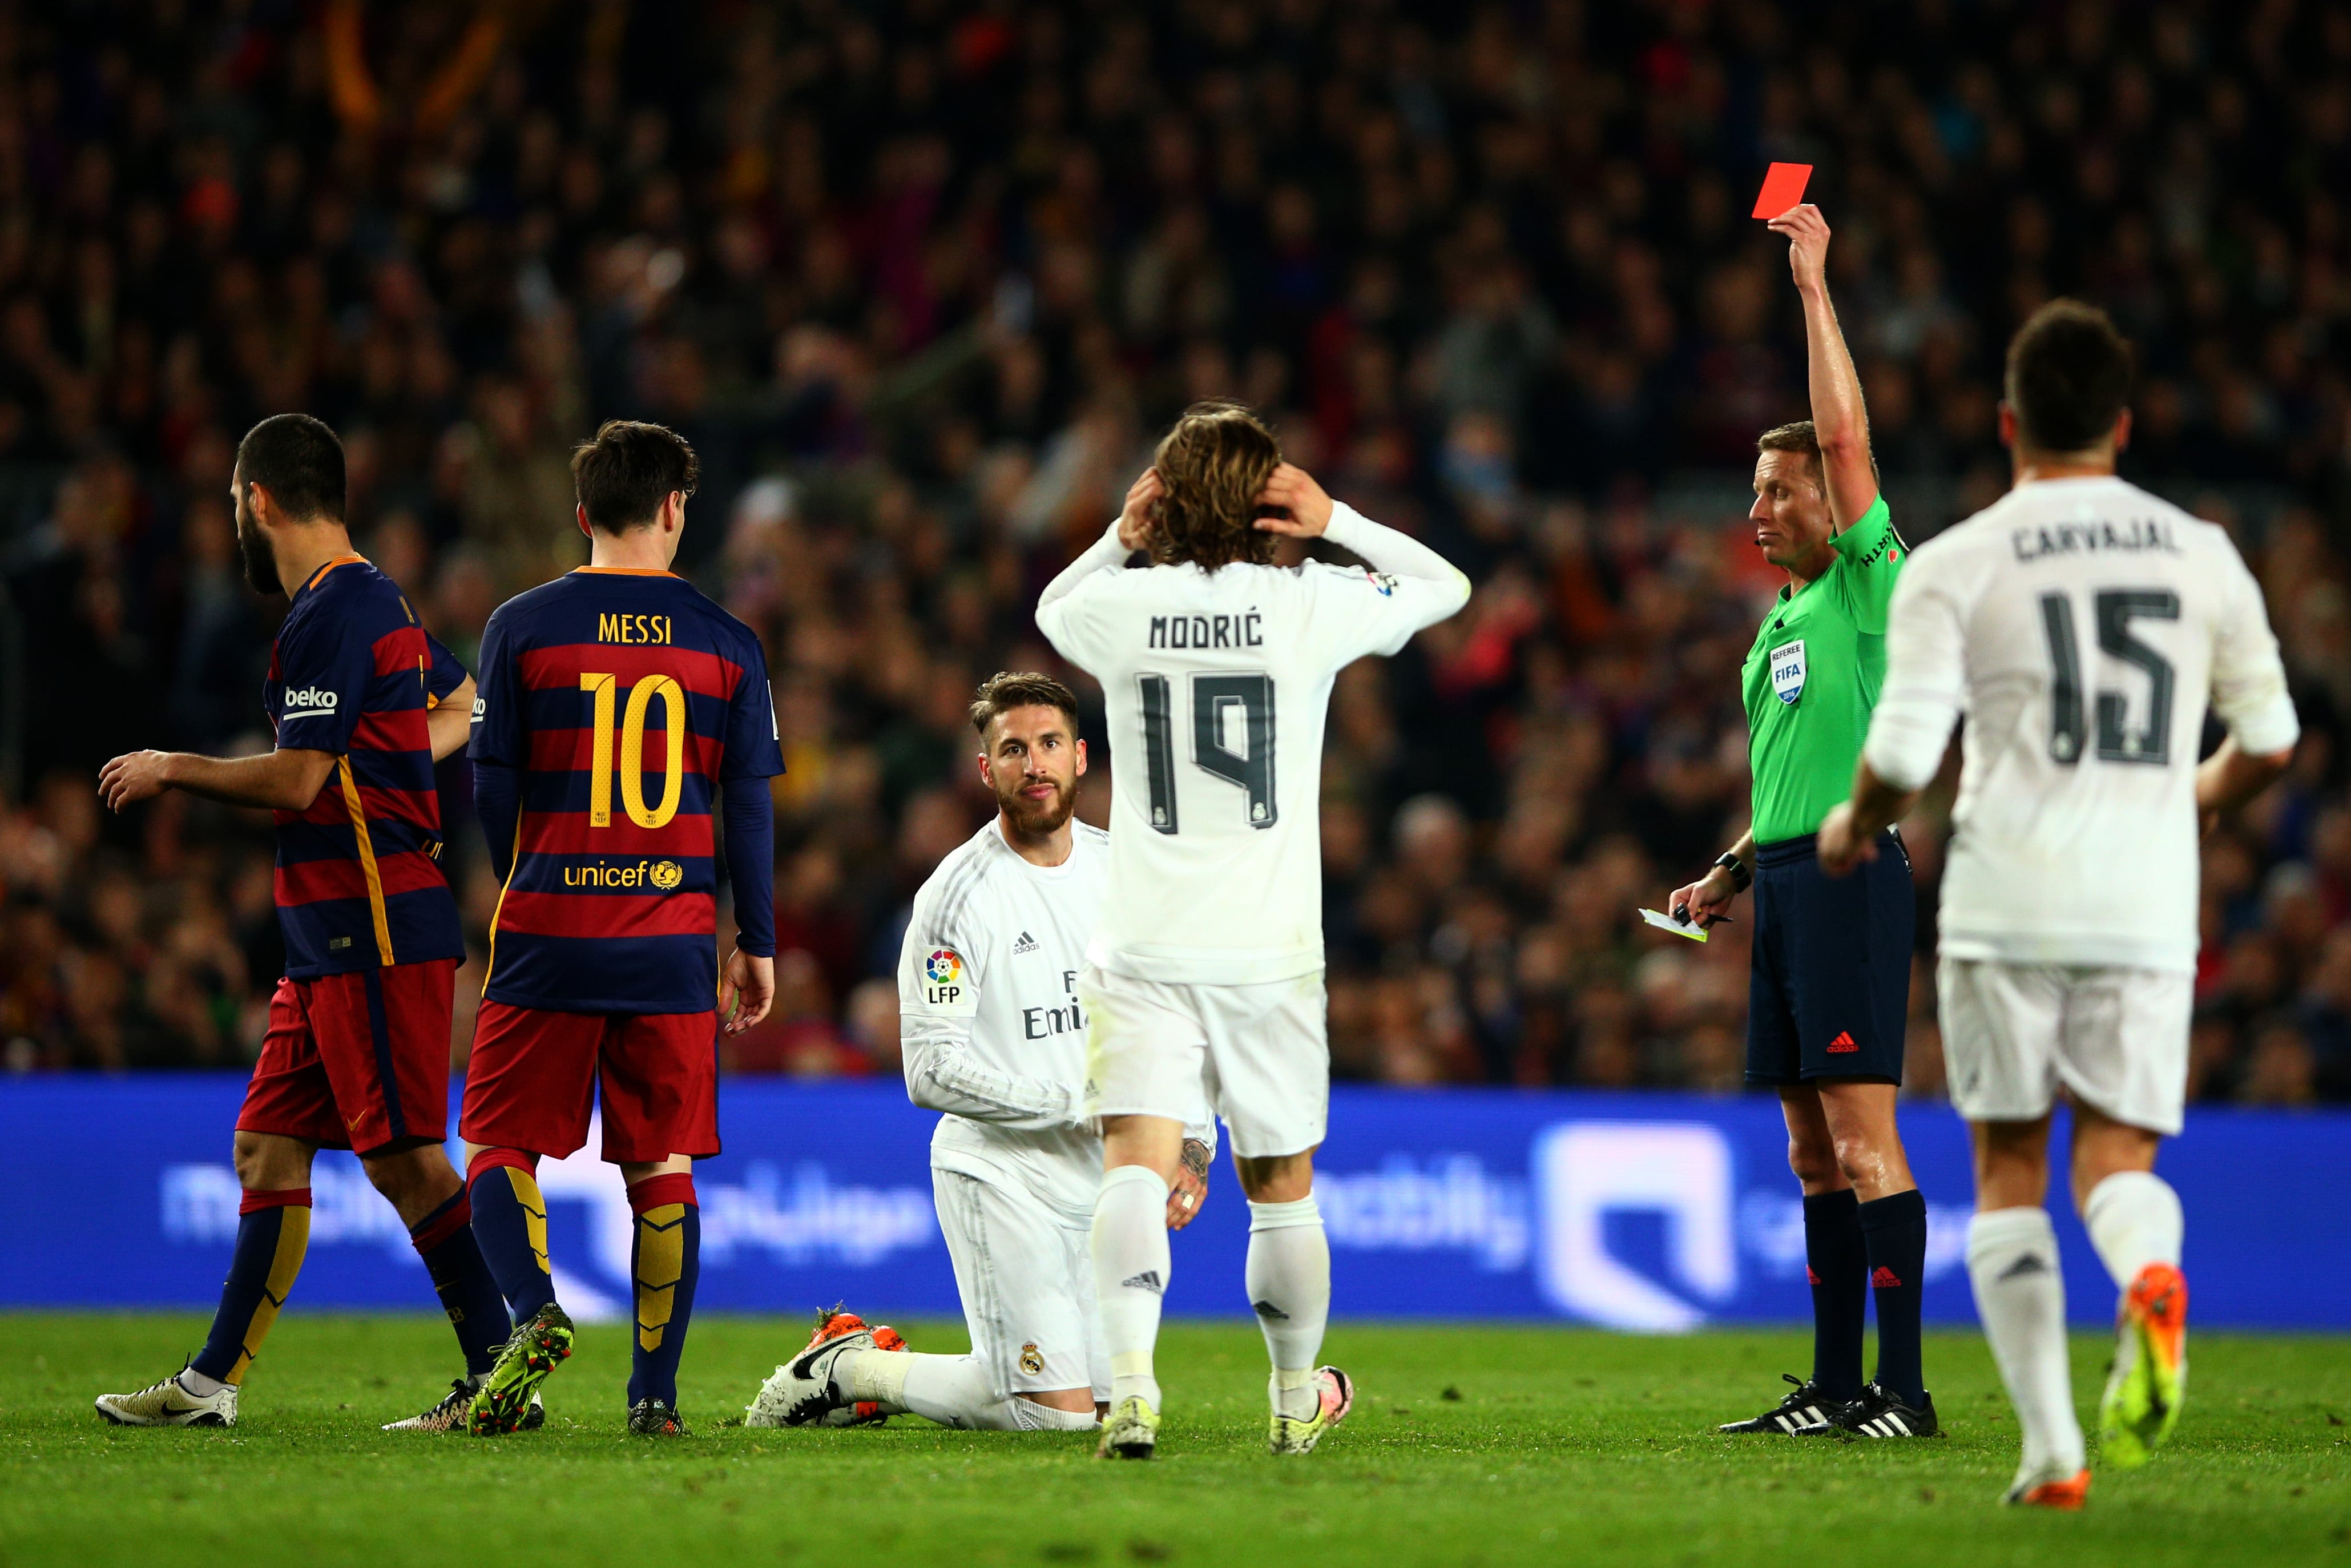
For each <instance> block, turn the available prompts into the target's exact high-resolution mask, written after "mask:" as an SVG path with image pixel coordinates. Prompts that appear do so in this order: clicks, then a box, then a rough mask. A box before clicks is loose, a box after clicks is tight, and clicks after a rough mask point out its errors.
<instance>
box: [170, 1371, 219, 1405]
mask: <svg viewBox="0 0 2351 1568" xmlns="http://www.w3.org/2000/svg"><path fill="white" fill-rule="evenodd" d="M180 1386H181V1387H183V1388H184V1389H186V1390H187V1391H188V1392H189V1393H191V1394H193V1395H194V1396H196V1397H197V1398H199V1399H209V1398H211V1397H212V1396H214V1395H215V1394H218V1393H219V1392H220V1391H221V1390H222V1389H224V1388H226V1387H227V1386H228V1385H227V1384H225V1383H223V1382H222V1381H221V1380H220V1379H219V1378H217V1377H206V1376H205V1375H204V1374H203V1373H201V1372H198V1371H197V1370H196V1369H195V1368H194V1367H193V1366H183V1367H182V1368H181V1369H180Z"/></svg>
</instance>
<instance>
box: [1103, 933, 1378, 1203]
mask: <svg viewBox="0 0 2351 1568" xmlns="http://www.w3.org/2000/svg"><path fill="white" fill-rule="evenodd" d="M1078 1000H1079V1002H1080V1004H1081V1006H1083V1007H1084V1009H1085V1011H1086V1112H1087V1113H1088V1114H1089V1115H1093V1116H1165V1117H1167V1118H1169V1119H1170V1120H1172V1121H1177V1122H1187V1123H1188V1122H1190V1121H1191V1120H1193V1118H1195V1117H1196V1116H1197V1115H1198V1114H1199V1106H1200V1099H1201V1096H1202V1095H1203V1094H1204V1093H1205V1094H1206V1095H1207V1101H1208V1108H1209V1110H1210V1112H1211V1113H1213V1114H1217V1115H1220V1116H1222V1117H1223V1118H1224V1122H1225V1126H1226V1128H1227V1130H1228V1132H1229V1133H1230V1134H1231V1136H1232V1147H1233V1153H1234V1154H1236V1155H1240V1156H1242V1157H1243V1158H1246V1159H1266V1158H1270V1157H1271V1156H1273V1155H1295V1154H1301V1153H1303V1152H1304V1151H1306V1150H1308V1149H1311V1148H1313V1147H1314V1146H1315V1145H1318V1144H1320V1143H1322V1136H1323V1134H1324V1132H1325V1131H1326V1130H1327V1129H1328V1128H1329V1126H1330V1120H1331V1040H1330V1033H1329V1030H1328V1018H1327V1008H1326V1005H1325V1002H1324V999H1323V991H1322V971H1321V970H1320V969H1317V970H1315V971H1313V972H1312V973H1311V974H1305V975H1298V976H1294V977H1291V978H1290V979H1287V980H1268V981H1265V982H1263V983H1262V984H1259V985H1253V986H1208V985H1169V984H1165V983H1163V982H1161V981H1158V980H1140V979H1136V978H1134V977H1132V976H1129V975H1116V974H1112V973H1111V972H1110V971H1108V970H1106V969H1102V968H1100V967H1097V966H1095V965H1092V964H1088V965H1087V966H1086V967H1084V968H1082V969H1081V970H1080V971H1078Z"/></svg>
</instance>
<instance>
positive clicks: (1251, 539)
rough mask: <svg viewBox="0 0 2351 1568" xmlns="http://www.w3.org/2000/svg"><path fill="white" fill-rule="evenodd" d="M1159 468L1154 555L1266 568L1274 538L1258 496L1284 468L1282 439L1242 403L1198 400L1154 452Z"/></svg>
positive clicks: (1172, 562)
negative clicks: (1260, 522)
mask: <svg viewBox="0 0 2351 1568" xmlns="http://www.w3.org/2000/svg"><path fill="white" fill-rule="evenodd" d="M1152 464H1153V465H1154V466H1155V467H1156V468H1157V469H1158V470H1159V486H1160V496H1159V499H1158V501H1157V502H1155V504H1154V509H1153V513H1152V517H1153V527H1152V529H1151V538H1150V544H1151V559H1152V560H1153V562H1154V563H1155V564H1156V565H1160V566H1180V565H1181V564H1183V563H1184V562H1186V561H1192V562H1196V564H1198V565H1199V566H1200V567H1201V568H1202V569H1203V570H1207V571H1214V570H1217V568H1218V567H1220V566H1226V565H1229V564H1231V563H1232V562H1234V561H1249V562H1252V563H1254V564H1257V565H1259V566H1262V565H1264V564H1265V563H1266V562H1267V561H1270V560H1271V559H1273V541H1274V536H1273V535H1271V534H1270V533H1267V532H1265V531H1264V530H1263V529H1261V528H1259V527H1258V526H1257V516H1258V510H1257V498H1258V494H1259V492H1260V491H1262V490H1263V489H1264V488H1265V483H1266V481H1267V480H1269V479H1270V478H1272V477H1273V471H1274V470H1275V469H1276V468H1279V467H1280V466H1281V443H1280V442H1279V441H1276V440H1275V439H1274V438H1273V432H1272V431H1270V430H1268V429H1267V428H1266V427H1265V424H1264V423H1263V422H1262V421H1260V420H1259V418H1258V416H1257V415H1256V414H1254V413H1250V412H1249V410H1248V409H1246V408H1244V407H1242V406H1241V405H1240V404H1239V403H1237V402H1196V403H1194V404H1193V405H1192V406H1191V407H1190V408H1187V409H1186V410H1185V411H1184V417H1183V418H1181V419H1179V420H1177V421H1176V422H1175V428H1174V429H1173V430H1170V431H1169V432H1168V433H1167V434H1166V435H1165V438H1164V439H1162V440H1161V441H1160V443H1159V450H1158V452H1157V453H1155V455H1153V457H1152Z"/></svg>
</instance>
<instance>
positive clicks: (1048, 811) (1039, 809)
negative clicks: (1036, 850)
mask: <svg viewBox="0 0 2351 1568" xmlns="http://www.w3.org/2000/svg"><path fill="white" fill-rule="evenodd" d="M1025 788H1027V781H1026V780H1023V781H1022V784H1021V786H1020V789H1025ZM1020 789H1014V790H1012V791H1011V792H1010V793H1005V792H1002V791H998V794H997V797H996V803H997V805H998V807H1000V808H1002V810H1003V811H1004V816H1005V820H1006V821H1009V822H1010V823H1011V824H1012V830H1013V831H1015V832H1017V833H1019V835H1020V836H1021V837H1022V838H1026V839H1041V838H1043V837H1044V836H1045V835H1046V834H1048V833H1058V832H1060V831H1061V825H1062V824H1063V823H1064V822H1067V821H1069V820H1070V814H1071V812H1072V811H1075V810H1077V809H1078V786H1077V780H1075V779H1068V780H1056V781H1054V785H1053V798H1052V799H1051V800H1029V798H1028V797H1027V796H1025V795H1023V794H1021V793H1020Z"/></svg>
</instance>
